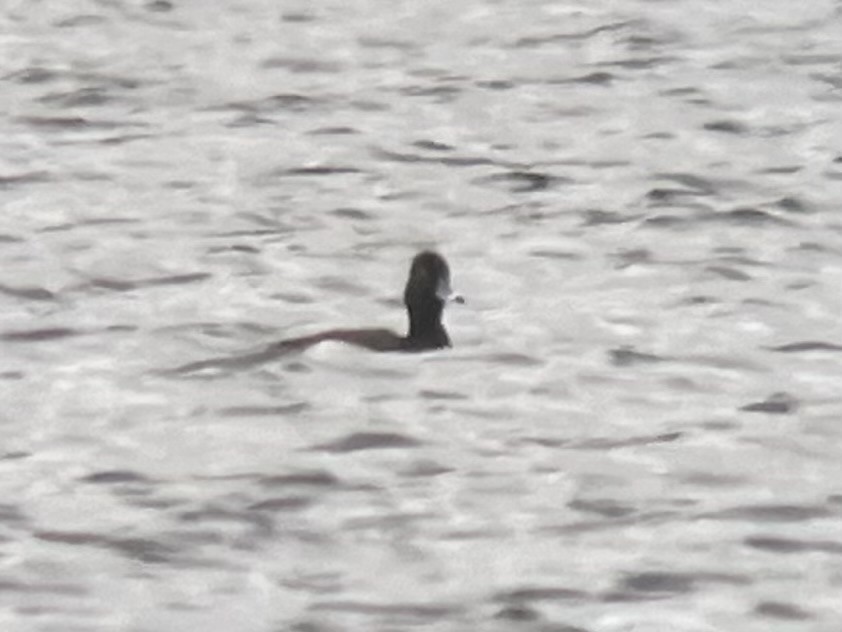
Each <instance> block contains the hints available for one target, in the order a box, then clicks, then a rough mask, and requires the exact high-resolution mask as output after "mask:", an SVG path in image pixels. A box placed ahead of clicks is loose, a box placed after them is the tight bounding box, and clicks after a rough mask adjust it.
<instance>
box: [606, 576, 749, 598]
mask: <svg viewBox="0 0 842 632" xmlns="http://www.w3.org/2000/svg"><path fill="white" fill-rule="evenodd" d="M700 583H705V584H711V583H712V584H726V585H730V586H746V585H750V584H751V583H752V581H751V580H750V579H749V578H747V577H744V576H742V575H734V574H728V573H706V572H698V573H670V572H659V571H647V572H643V573H636V574H629V575H626V576H625V577H624V578H622V579H621V580H620V581H619V582H618V584H617V586H616V587H615V588H614V589H613V590H612V591H610V592H608V593H607V594H606V595H605V596H604V600H605V601H609V602H612V601H620V602H623V601H645V600H649V599H663V598H670V597H675V596H677V595H687V594H691V593H694V592H696V591H697V589H698V584H700Z"/></svg>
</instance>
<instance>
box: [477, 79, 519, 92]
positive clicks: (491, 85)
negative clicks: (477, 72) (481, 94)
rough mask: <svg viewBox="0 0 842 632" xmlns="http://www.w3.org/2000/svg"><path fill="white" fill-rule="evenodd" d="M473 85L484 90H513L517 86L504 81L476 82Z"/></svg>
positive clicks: (511, 82)
mask: <svg viewBox="0 0 842 632" xmlns="http://www.w3.org/2000/svg"><path fill="white" fill-rule="evenodd" d="M474 85H475V86H476V87H477V88H483V89H485V90H511V89H512V88H515V87H516V86H517V84H516V83H515V82H513V81H506V80H505V79H490V80H486V81H476V82H474Z"/></svg>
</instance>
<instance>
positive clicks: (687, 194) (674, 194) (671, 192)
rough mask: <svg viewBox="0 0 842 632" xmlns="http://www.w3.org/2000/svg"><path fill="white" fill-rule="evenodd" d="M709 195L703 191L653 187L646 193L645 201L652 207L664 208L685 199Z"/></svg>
mask: <svg viewBox="0 0 842 632" xmlns="http://www.w3.org/2000/svg"><path fill="white" fill-rule="evenodd" d="M706 195H709V194H708V193H705V192H703V191H694V190H690V189H676V188H669V187H655V188H653V189H650V190H649V191H648V192H647V193H646V200H647V202H649V203H650V204H651V205H654V206H665V205H669V204H678V203H682V202H684V201H685V200H686V199H687V198H695V197H700V196H706Z"/></svg>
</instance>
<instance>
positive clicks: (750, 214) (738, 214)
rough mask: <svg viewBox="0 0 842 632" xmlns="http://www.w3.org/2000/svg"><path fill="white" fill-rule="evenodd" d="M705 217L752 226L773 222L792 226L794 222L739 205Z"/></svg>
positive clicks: (778, 224)
mask: <svg viewBox="0 0 842 632" xmlns="http://www.w3.org/2000/svg"><path fill="white" fill-rule="evenodd" d="M706 219H708V220H713V221H722V222H728V223H733V224H743V225H753V226H758V225H763V224H774V225H777V226H794V224H793V223H792V222H790V221H789V220H785V219H783V218H781V217H777V216H775V215H772V214H771V213H768V212H766V211H761V210H760V209H757V208H749V207H740V208H735V209H733V210H730V211H725V212H719V213H714V214H712V215H708V216H707V218H706Z"/></svg>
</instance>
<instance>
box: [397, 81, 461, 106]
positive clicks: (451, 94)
mask: <svg viewBox="0 0 842 632" xmlns="http://www.w3.org/2000/svg"><path fill="white" fill-rule="evenodd" d="M462 92H463V89H462V88H461V87H459V86H455V85H452V84H444V85H433V86H430V85H419V86H407V87H406V88H401V89H400V93H401V94H403V95H405V96H408V97H434V98H435V100H436V103H451V102H453V101H455V100H456V98H457V97H459V95H461V94H462Z"/></svg>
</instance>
